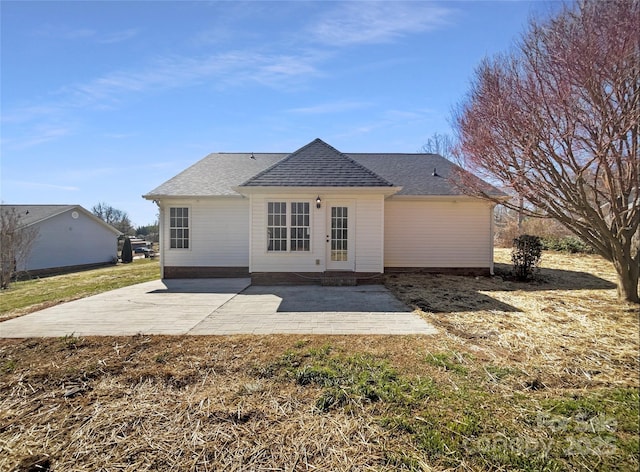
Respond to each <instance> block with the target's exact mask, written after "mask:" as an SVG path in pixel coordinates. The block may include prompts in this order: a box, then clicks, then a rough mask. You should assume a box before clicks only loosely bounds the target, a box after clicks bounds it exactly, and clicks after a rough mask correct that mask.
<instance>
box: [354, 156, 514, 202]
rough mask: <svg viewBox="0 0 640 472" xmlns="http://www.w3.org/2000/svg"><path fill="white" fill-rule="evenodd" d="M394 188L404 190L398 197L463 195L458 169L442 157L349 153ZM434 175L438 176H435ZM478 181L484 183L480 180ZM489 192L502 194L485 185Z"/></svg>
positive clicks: (459, 169) (460, 170)
mask: <svg viewBox="0 0 640 472" xmlns="http://www.w3.org/2000/svg"><path fill="white" fill-rule="evenodd" d="M348 156H349V157H351V158H352V159H353V160H355V161H356V162H359V163H360V164H362V165H363V166H365V167H367V168H369V169H371V170H372V171H374V172H375V173H376V174H378V175H380V176H382V177H384V178H385V179H387V180H389V181H390V182H392V183H393V184H394V185H396V186H399V187H402V190H400V191H399V192H398V193H397V194H396V195H461V194H462V191H461V190H460V188H459V187H458V186H456V184H455V180H456V172H464V171H463V170H462V169H461V168H460V167H459V166H457V165H456V164H454V163H452V162H451V161H449V160H447V159H445V158H444V157H442V156H440V155H439V154H382V153H381V154H364V153H357V154H348ZM434 173H435V175H434ZM476 179H477V180H478V181H480V182H482V181H481V180H480V179H479V178H477V177H476ZM483 184H485V185H486V187H485V188H486V190H487V192H488V193H489V194H494V195H496V196H498V195H503V193H502V192H501V191H500V190H498V189H497V188H495V187H492V186H491V185H489V184H488V183H486V182H483Z"/></svg>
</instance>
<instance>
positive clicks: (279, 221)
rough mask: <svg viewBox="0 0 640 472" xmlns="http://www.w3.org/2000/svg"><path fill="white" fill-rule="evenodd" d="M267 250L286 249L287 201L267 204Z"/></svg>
mask: <svg viewBox="0 0 640 472" xmlns="http://www.w3.org/2000/svg"><path fill="white" fill-rule="evenodd" d="M267 250H268V251H286V250H287V203H286V202H269V203H268V204H267Z"/></svg>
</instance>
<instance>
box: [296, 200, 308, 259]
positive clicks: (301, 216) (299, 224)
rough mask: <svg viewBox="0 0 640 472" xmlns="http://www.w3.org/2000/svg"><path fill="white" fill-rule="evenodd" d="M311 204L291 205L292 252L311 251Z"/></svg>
mask: <svg viewBox="0 0 640 472" xmlns="http://www.w3.org/2000/svg"><path fill="white" fill-rule="evenodd" d="M309 240H310V238H309V203H308V202H300V203H292V204H291V250H292V251H308V250H309Z"/></svg>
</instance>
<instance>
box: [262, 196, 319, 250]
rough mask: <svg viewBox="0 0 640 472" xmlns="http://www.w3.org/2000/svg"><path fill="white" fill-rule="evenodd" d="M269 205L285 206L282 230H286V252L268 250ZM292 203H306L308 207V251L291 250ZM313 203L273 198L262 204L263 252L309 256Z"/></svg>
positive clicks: (294, 199)
mask: <svg viewBox="0 0 640 472" xmlns="http://www.w3.org/2000/svg"><path fill="white" fill-rule="evenodd" d="M269 203H285V205H286V210H287V212H286V216H285V222H286V226H284V228H286V229H287V240H286V241H287V250H286V251H274V250H270V249H269V236H268V231H269ZM292 203H307V204H308V205H309V226H308V228H309V250H308V251H305V250H297V251H292V250H291V235H292V233H291V229H292V228H293V226H292V225H291V204H292ZM313 208H314V206H313V202H312V201H311V200H308V199H297V198H274V199H270V200H265V204H264V215H265V219H264V221H265V225H264V228H265V233H264V234H265V239H264V250H265V253H267V254H311V253H312V252H313ZM296 228H301V226H296Z"/></svg>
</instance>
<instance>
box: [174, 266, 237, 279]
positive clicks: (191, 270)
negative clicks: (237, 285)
mask: <svg viewBox="0 0 640 472" xmlns="http://www.w3.org/2000/svg"><path fill="white" fill-rule="evenodd" d="M235 277H249V268H248V267H178V266H165V268H164V278H165V279H219V278H235Z"/></svg>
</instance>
